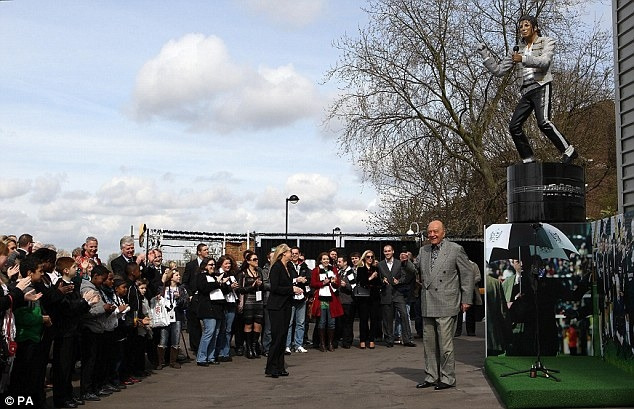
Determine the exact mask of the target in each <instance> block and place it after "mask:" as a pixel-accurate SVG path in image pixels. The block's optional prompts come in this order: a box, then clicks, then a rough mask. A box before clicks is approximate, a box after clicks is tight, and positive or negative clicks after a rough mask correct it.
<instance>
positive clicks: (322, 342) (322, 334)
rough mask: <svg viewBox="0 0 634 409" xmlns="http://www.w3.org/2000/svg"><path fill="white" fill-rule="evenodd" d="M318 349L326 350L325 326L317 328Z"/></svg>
mask: <svg viewBox="0 0 634 409" xmlns="http://www.w3.org/2000/svg"><path fill="white" fill-rule="evenodd" d="M319 350H320V351H321V352H326V328H319Z"/></svg>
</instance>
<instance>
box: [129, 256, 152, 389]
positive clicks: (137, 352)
mask: <svg viewBox="0 0 634 409" xmlns="http://www.w3.org/2000/svg"><path fill="white" fill-rule="evenodd" d="M125 272H126V275H127V283H128V294H127V304H128V305H129V306H130V310H129V311H128V312H127V316H126V320H130V321H129V322H132V327H131V328H130V331H129V332H128V345H127V347H126V358H125V363H126V365H125V368H126V372H127V373H126V375H128V377H127V380H128V381H132V382H134V383H137V382H141V380H140V379H139V378H140V377H143V376H146V375H147V374H146V372H145V339H144V338H142V337H140V336H139V333H138V327H139V326H141V325H149V324H150V318H149V317H147V316H145V315H144V314H143V298H144V297H143V296H142V295H141V293H140V291H139V287H137V284H136V281H137V280H138V279H139V278H140V277H141V269H140V267H139V265H138V264H137V263H128V264H127V265H126V267H125Z"/></svg>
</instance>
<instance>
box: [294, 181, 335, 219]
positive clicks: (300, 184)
mask: <svg viewBox="0 0 634 409" xmlns="http://www.w3.org/2000/svg"><path fill="white" fill-rule="evenodd" d="M337 189H338V184H337V182H335V181H334V180H332V179H330V178H328V177H326V176H323V175H320V174H318V173H297V174H294V175H291V176H290V177H289V178H288V180H287V182H286V190H287V191H288V192H290V193H289V194H294V195H297V196H298V197H299V199H300V203H302V209H305V210H308V211H314V210H316V209H324V208H326V209H331V208H333V207H334V206H335V194H336V193H337Z"/></svg>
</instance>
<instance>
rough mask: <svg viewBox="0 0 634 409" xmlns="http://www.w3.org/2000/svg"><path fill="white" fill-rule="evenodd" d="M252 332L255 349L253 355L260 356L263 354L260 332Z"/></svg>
mask: <svg viewBox="0 0 634 409" xmlns="http://www.w3.org/2000/svg"><path fill="white" fill-rule="evenodd" d="M251 334H252V335H251V349H252V350H253V357H254V358H260V355H262V351H261V350H260V333H259V332H252V333H251Z"/></svg>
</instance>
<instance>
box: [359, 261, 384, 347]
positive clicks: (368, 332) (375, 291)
mask: <svg viewBox="0 0 634 409" xmlns="http://www.w3.org/2000/svg"><path fill="white" fill-rule="evenodd" d="M375 260H376V259H375V257H374V252H373V251H371V250H366V251H364V252H363V255H362V256H361V260H359V266H358V268H357V282H358V284H357V285H358V286H359V287H361V288H360V289H358V290H362V291H355V300H356V302H357V307H358V309H359V341H360V342H359V348H361V349H365V348H366V342H367V343H368V347H369V348H370V349H374V346H375V345H374V338H375V337H376V336H377V334H378V332H379V329H380V326H381V286H382V282H381V274H380V273H379V269H378V267H377V266H376V263H375ZM355 290H357V289H356V288H355ZM368 319H369V320H370V328H369V329H368Z"/></svg>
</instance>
